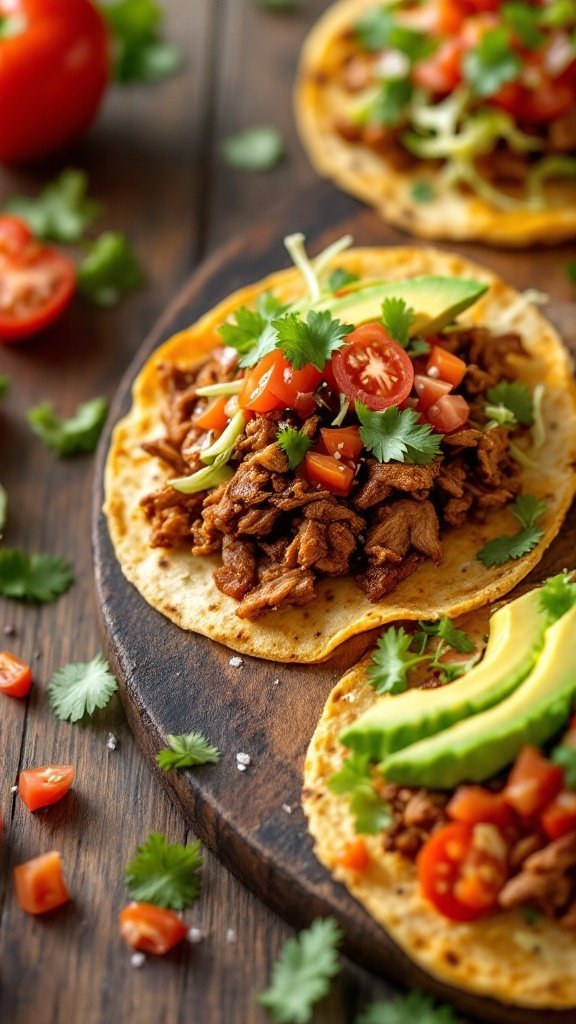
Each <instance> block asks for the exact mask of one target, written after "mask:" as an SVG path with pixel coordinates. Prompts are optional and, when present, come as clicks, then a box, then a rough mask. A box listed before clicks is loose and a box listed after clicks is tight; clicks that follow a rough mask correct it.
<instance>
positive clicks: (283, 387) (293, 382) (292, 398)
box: [270, 352, 322, 409]
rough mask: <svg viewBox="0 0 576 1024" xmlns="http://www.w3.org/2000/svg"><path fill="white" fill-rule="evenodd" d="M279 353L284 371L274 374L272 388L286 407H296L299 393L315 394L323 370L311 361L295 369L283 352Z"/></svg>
mask: <svg viewBox="0 0 576 1024" xmlns="http://www.w3.org/2000/svg"><path fill="white" fill-rule="evenodd" d="M278 355H279V356H280V359H281V360H282V372H281V374H279V375H278V374H275V375H274V378H273V380H271V382H270V389H271V391H273V393H274V394H275V395H276V398H281V399H282V402H283V405H284V406H285V408H286V409H294V408H295V404H294V403H295V402H296V400H297V398H298V396H299V395H313V394H314V391H315V390H316V388H317V387H318V385H319V383H320V381H321V380H322V372H321V370H318V369H317V368H316V367H315V366H312V365H311V364H310V363H309V364H307V365H306V366H303V367H302V369H301V370H295V369H294V367H293V366H292V365H291V364H290V363H289V362H288V360H287V359H285V358H284V356H283V355H282V353H281V352H279V353H278Z"/></svg>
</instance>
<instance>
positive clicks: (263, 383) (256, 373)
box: [238, 350, 290, 412]
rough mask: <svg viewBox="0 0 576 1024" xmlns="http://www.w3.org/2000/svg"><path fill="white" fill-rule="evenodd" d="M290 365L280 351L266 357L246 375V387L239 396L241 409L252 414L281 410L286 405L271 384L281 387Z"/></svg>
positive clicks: (270, 353)
mask: <svg viewBox="0 0 576 1024" xmlns="http://www.w3.org/2000/svg"><path fill="white" fill-rule="evenodd" d="M289 365H290V364H289V363H288V360H287V359H284V356H283V355H282V353H281V352H279V351H278V350H275V351H274V352H269V353H268V355H266V356H264V357H263V358H262V359H261V360H260V362H259V363H257V364H256V366H254V367H253V369H252V370H249V371H248V373H247V374H246V377H245V379H244V386H243V388H242V391H241V392H240V394H239V395H238V405H239V407H240V408H241V409H250V410H252V412H271V411H272V410H273V409H281V408H282V407H283V404H284V403H283V402H282V401H281V399H279V398H278V397H277V395H276V394H275V393H274V392H273V391H272V388H271V384H272V383H273V382H274V381H276V382H277V383H278V385H279V386H281V384H282V374H283V372H284V369H285V366H289Z"/></svg>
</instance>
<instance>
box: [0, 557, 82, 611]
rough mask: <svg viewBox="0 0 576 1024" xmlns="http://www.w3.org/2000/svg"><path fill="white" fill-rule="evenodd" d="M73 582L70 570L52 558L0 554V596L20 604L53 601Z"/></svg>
mask: <svg viewBox="0 0 576 1024" xmlns="http://www.w3.org/2000/svg"><path fill="white" fill-rule="evenodd" d="M73 582H74V573H73V572H72V567H71V565H70V564H69V562H67V561H66V560H65V559H64V558H59V557H58V556H56V555H44V554H34V555H27V554H26V552H24V551H21V550H19V549H18V548H4V550H2V551H0V594H2V595H3V596H4V597H13V598H16V599H17V600H20V601H38V602H40V603H46V602H48V601H53V600H54V599H55V598H56V597H59V596H60V594H63V593H64V591H65V590H68V587H70V586H71V584H72V583H73Z"/></svg>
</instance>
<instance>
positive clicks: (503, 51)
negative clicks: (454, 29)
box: [463, 25, 522, 98]
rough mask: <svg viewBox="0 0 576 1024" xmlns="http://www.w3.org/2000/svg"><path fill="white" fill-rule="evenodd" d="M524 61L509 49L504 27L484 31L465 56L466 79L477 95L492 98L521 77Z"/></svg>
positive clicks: (507, 33) (506, 30) (508, 38)
mask: <svg viewBox="0 0 576 1024" xmlns="http://www.w3.org/2000/svg"><path fill="white" fill-rule="evenodd" d="M521 70H522V61H521V59H520V57H519V56H518V54H517V53H515V52H514V50H513V49H512V47H511V46H510V35H509V32H508V29H507V28H505V27H504V25H499V26H498V27H497V28H494V29H490V31H488V32H485V33H484V35H483V36H482V38H481V40H480V42H479V43H478V45H477V46H476V47H474V49H473V50H469V51H468V53H466V54H465V56H464V61H463V71H464V77H465V78H466V79H467V80H468V82H469V83H470V85H471V86H472V88H473V90H474V92H475V93H476V95H477V96H481V97H483V98H485V97H487V96H493V95H494V94H495V93H497V92H498V91H499V90H500V89H501V88H502V86H503V85H506V83H507V82H513V81H514V80H515V79H516V78H518V76H519V74H520V72H521Z"/></svg>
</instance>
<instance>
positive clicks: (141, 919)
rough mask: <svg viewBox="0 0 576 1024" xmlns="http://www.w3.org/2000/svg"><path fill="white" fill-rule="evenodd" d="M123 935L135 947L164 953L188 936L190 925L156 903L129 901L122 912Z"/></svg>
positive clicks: (121, 925) (156, 954) (121, 933)
mask: <svg viewBox="0 0 576 1024" xmlns="http://www.w3.org/2000/svg"><path fill="white" fill-rule="evenodd" d="M119 920H120V935H121V936H122V938H123V939H124V942H126V943H127V945H128V946H131V947H132V949H142V950H144V952H145V953H154V955H155V956H163V955H164V953H168V951H169V950H170V949H173V947H174V946H177V945H178V943H179V942H182V939H183V938H184V937H185V935H186V932H187V928H186V925H185V924H184V922H183V921H182V920H181V918H179V917H178V915H177V914H175V913H174V911H173V910H166V909H165V908H164V907H156V906H154V904H153V903H130V904H129V905H128V906H127V907H124V909H123V910H121V911H120V918H119Z"/></svg>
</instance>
